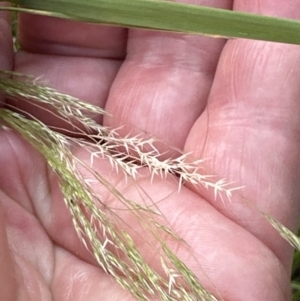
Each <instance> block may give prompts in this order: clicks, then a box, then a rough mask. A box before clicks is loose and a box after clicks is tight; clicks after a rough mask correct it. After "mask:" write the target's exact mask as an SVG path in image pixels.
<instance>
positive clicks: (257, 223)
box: [0, 0, 300, 301]
mask: <svg viewBox="0 0 300 301" xmlns="http://www.w3.org/2000/svg"><path fill="white" fill-rule="evenodd" d="M189 2H192V1H189ZM206 2H207V1H206ZM206 2H205V3H204V1H200V0H199V1H193V3H198V4H209V5H217V2H218V1H208V3H206ZM222 5H223V7H224V8H230V7H231V5H232V3H231V1H227V0H226V1H222ZM234 8H235V9H237V10H247V11H252V12H255V13H262V14H273V15H280V16H282V17H289V18H298V17H299V15H300V5H299V4H297V2H296V1H295V0H290V1H284V2H283V1H282V2H280V3H277V2H276V3H275V1H273V2H272V1H269V2H266V1H264V2H261V3H260V5H258V4H257V2H251V3H250V2H249V3H248V2H247V3H246V1H242V0H239V1H238V0H237V1H234ZM1 14H2V13H1ZM3 15H4V14H2V15H1V16H2V21H1V22H0V34H1V36H3V38H1V40H2V41H3V42H2V44H1V47H0V51H1V52H0V68H1V69H13V68H14V70H15V71H18V72H22V73H25V74H31V75H33V76H36V77H40V76H43V79H44V80H45V81H46V82H47V83H49V85H51V86H52V87H54V88H57V89H58V90H61V91H64V92H66V93H70V94H72V95H74V96H76V97H78V98H80V99H84V100H87V101H90V102H92V103H94V104H97V105H99V106H101V107H105V108H106V110H108V111H109V112H111V113H112V114H113V116H114V117H113V118H110V119H104V120H103V121H102V120H99V122H103V123H104V124H105V125H109V126H112V127H119V126H121V125H123V123H125V124H131V125H132V126H133V127H135V128H138V129H142V130H144V131H145V132H147V133H150V134H152V135H154V136H157V137H159V138H160V139H162V140H164V141H166V143H167V144H170V145H173V146H175V147H178V148H182V149H184V150H185V151H186V152H193V155H194V156H195V157H196V158H208V159H209V160H208V161H207V162H206V164H207V165H208V166H209V168H210V169H211V170H213V171H214V172H216V174H219V175H220V176H222V177H224V178H225V179H226V180H227V181H229V182H230V181H234V182H235V183H236V185H237V186H240V185H245V188H244V189H243V190H242V191H241V193H242V194H243V196H245V197H246V198H247V199H248V200H251V201H252V202H253V203H254V204H256V205H257V206H258V207H259V208H260V209H261V210H263V211H265V212H267V213H268V214H270V215H271V216H273V217H275V218H277V219H278V220H280V221H281V222H282V223H284V224H285V225H287V226H288V227H290V228H291V229H296V227H297V221H298V217H299V205H298V202H297V200H298V197H299V191H298V187H299V186H298V185H297V181H298V178H299V171H300V166H299V162H300V160H299V159H300V158H299V157H300V154H299V150H298V142H299V138H300V137H299V130H298V129H299V125H300V124H299V123H300V120H299V118H298V116H299V110H300V104H299V103H298V98H299V94H300V90H299V88H298V83H299V76H300V70H299V69H300V67H299V64H298V62H299V49H298V46H291V45H281V44H275V43H265V42H257V41H246V40H231V41H228V42H226V44H225V42H224V41H222V40H219V39H211V38H204V37H195V36H187V35H176V34H169V33H157V32H148V31H140V30H129V31H128V32H127V30H125V29H121V28H110V27H104V26H95V25H88V24H79V23H73V22H69V21H62V20H55V19H50V18H45V17H37V16H27V15H26V16H25V15H23V16H22V17H21V20H20V43H21V48H22V50H21V51H19V52H18V53H17V54H16V55H15V56H14V57H13V54H12V50H11V47H10V43H11V41H10V36H9V33H10V28H9V26H8V25H7V24H6V23H5V21H3V20H4V18H5V16H3ZM127 37H128V39H127ZM4 41H5V42H4ZM224 45H225V46H224ZM126 46H127V47H126ZM223 47H224V48H223ZM126 52H127V56H126V57H125V55H126ZM13 66H14V67H13ZM14 105H15V106H16V105H18V106H19V108H21V109H23V110H26V111H28V112H31V113H34V114H35V115H36V116H37V117H38V118H40V119H41V120H43V121H44V122H46V123H48V124H49V123H50V124H51V123H53V122H54V121H53V119H52V117H51V116H50V115H47V114H43V113H42V112H40V111H36V109H33V108H32V107H30V106H28V105H26V106H23V105H22V104H20V103H14ZM122 130H123V134H124V135H125V134H127V132H126V131H127V130H128V129H127V128H126V127H125V128H123V129H122ZM121 134H122V133H121ZM0 140H1V142H0V145H1V156H0V162H1V163H0V166H1V167H2V168H1V170H0V183H1V192H0V196H1V197H0V201H1V207H0V210H1V215H2V218H0V240H1V243H0V248H1V249H0V254H2V256H1V257H0V266H1V274H0V295H1V296H2V298H3V300H8V301H10V300H14V301H15V300H51V298H52V299H53V300H72V301H73V300H75V301H77V300H115V299H121V300H132V297H131V296H130V295H128V293H127V292H125V291H124V290H123V289H122V288H121V287H119V285H118V284H116V283H115V282H114V281H113V280H112V279H111V278H110V277H109V276H107V275H106V274H105V273H103V272H102V271H101V269H100V268H98V267H97V266H96V265H95V264H94V263H93V261H92V259H91V255H90V254H88V253H87V252H86V251H85V249H84V248H83V247H82V245H81V243H80V242H79V239H78V237H77V235H76V233H75V231H74V229H73V226H72V223H71V219H70V217H69V215H68V211H67V209H66V208H65V207H64V204H63V202H62V199H61V195H60V192H59V189H58V186H57V183H56V181H55V176H54V175H53V174H52V173H51V171H50V170H49V169H48V167H47V166H46V164H45V161H44V160H43V159H42V157H41V156H40V155H39V154H38V153H37V152H36V151H35V150H33V149H32V148H31V147H30V146H29V145H28V143H26V142H25V141H23V140H22V139H20V137H19V136H18V135H16V134H14V133H13V132H12V131H7V130H5V129H1V131H0ZM162 151H164V149H162ZM77 155H78V156H79V157H82V158H83V157H84V156H86V153H85V152H84V150H77ZM96 164H97V165H95V168H97V169H98V170H99V172H101V174H103V175H105V176H106V177H108V178H109V179H110V181H111V182H112V183H115V185H116V186H117V187H118V189H120V190H121V191H124V193H126V194H127V195H129V196H132V197H133V198H135V199H136V200H137V201H139V200H138V198H137V197H136V194H135V191H134V189H135V188H134V187H129V188H125V181H124V179H122V178H121V176H120V175H118V176H117V175H115V176H114V177H112V175H111V169H110V167H109V164H108V162H104V161H103V160H100V161H99V162H96ZM139 185H141V186H142V187H143V188H144V189H145V190H146V191H147V193H148V194H149V195H150V197H151V199H152V200H154V201H159V200H161V199H163V201H162V202H160V203H159V208H160V210H161V211H162V213H163V214H164V215H165V216H166V218H167V219H168V221H169V223H170V224H171V225H172V228H174V230H175V231H176V233H178V234H179V235H180V236H182V237H183V238H184V239H185V240H186V242H187V243H188V244H189V245H190V246H191V249H192V250H193V254H194V256H196V257H197V259H198V262H199V264H200V266H201V269H200V268H199V266H198V265H195V263H194V260H193V259H192V258H191V257H189V254H188V253H186V249H182V250H181V249H180V248H178V246H176V245H174V248H176V247H177V248H178V250H179V251H178V252H179V255H180V256H181V257H182V258H185V260H184V262H186V264H187V265H188V266H190V267H191V269H192V270H194V272H195V273H196V275H197V276H198V277H199V279H200V282H203V283H204V284H205V286H206V287H208V289H209V290H210V291H212V293H215V294H216V295H218V294H220V295H221V296H222V297H223V298H224V300H245V301H248V300H249V301H250V300H274V301H283V300H288V299H289V298H290V297H289V294H290V288H289V274H290V268H291V260H292V250H291V249H290V248H289V246H288V245H287V243H285V242H284V241H283V240H282V239H281V238H280V237H279V235H278V234H277V233H276V231H275V230H274V229H273V228H272V227H271V226H270V225H268V224H267V222H266V221H265V220H264V218H263V217H262V216H261V215H260V214H259V212H258V211H257V210H254V209H252V208H250V207H249V206H247V204H246V203H245V201H244V199H243V198H242V197H239V195H235V196H234V197H233V199H232V200H231V201H230V202H229V201H226V200H225V201H224V202H220V200H219V199H215V198H214V195H213V193H210V192H205V191H204V190H202V189H201V188H198V187H196V188H189V187H183V188H182V190H181V191H180V193H177V192H176V191H177V187H176V183H174V182H172V181H170V182H169V181H167V180H166V181H163V180H159V179H154V181H153V183H150V178H149V179H145V178H142V179H141V180H140V181H139ZM95 189H97V187H95ZM98 189H99V190H101V189H100V188H98ZM125 190H126V191H125ZM174 191H175V192H176V193H174ZM123 218H126V213H124V216H123ZM134 226H135V225H131V227H132V228H134ZM137 243H138V245H139V246H140V248H141V251H142V253H143V254H145V256H146V257H147V259H148V261H150V262H151V263H152V264H153V266H157V264H158V263H157V257H155V256H154V255H153V254H152V253H151V252H149V250H148V248H149V247H148V245H147V244H144V243H143V241H141V240H139V241H137ZM173 243H174V242H173ZM203 271H204V272H205V275H204V274H203ZM206 276H208V278H209V279H210V280H211V281H208V280H207V277H206ZM212 284H213V285H212Z"/></svg>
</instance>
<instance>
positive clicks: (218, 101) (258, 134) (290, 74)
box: [186, 1, 300, 269]
mask: <svg viewBox="0 0 300 301" xmlns="http://www.w3.org/2000/svg"><path fill="white" fill-rule="evenodd" d="M271 2H272V1H256V2H255V3H254V2H253V5H252V2H251V5H250V2H247V1H235V7H238V8H239V9H243V10H246V9H248V10H250V8H251V9H252V11H254V12H256V13H262V14H263V13H265V14H275V13H277V15H280V16H282V17H291V18H294V17H296V16H298V18H299V16H300V6H299V4H296V2H297V1H285V2H276V1H273V2H272V4H271ZM258 3H259V5H258ZM292 4H293V5H292ZM299 62H300V56H299V47H298V46H291V45H284V44H276V43H265V42H258V41H247V40H235V41H230V42H228V43H227V45H226V47H225V48H224V51H223V53H222V56H221V59H220V63H219V66H218V69H217V72H216V77H215V82H214V85H213V87H212V91H211V94H210V98H209V103H208V111H207V113H204V114H203V116H202V117H200V118H199V120H198V121H197V123H196V124H195V126H194V127H193V129H192V131H191V133H190V135H189V138H188V141H187V144H186V151H192V150H196V152H195V155H196V157H200V156H201V157H203V158H211V160H210V161H208V162H209V166H210V168H211V169H212V170H214V171H215V172H216V173H217V174H219V175H221V177H222V178H225V179H226V180H227V181H229V182H231V181H233V182H234V183H235V185H236V186H243V185H244V186H245V188H244V189H243V190H241V192H240V193H241V194H242V195H243V196H244V197H246V199H249V200H251V202H254V203H255V204H256V205H258V207H259V208H260V209H262V210H263V211H265V212H266V213H268V214H270V215H271V216H273V217H275V218H277V219H278V220H279V221H281V222H283V223H284V224H285V225H287V226H288V227H290V228H291V229H294V230H295V229H296V227H297V223H298V220H299V219H298V217H299V202H298V198H299V193H300V192H299V185H298V179H299V176H300V165H299V162H300V154H299V151H298V149H299V141H300V135H299V127H300V124H299V118H298V116H299V113H300V105H299V101H298V100H299V96H300V90H299V80H300V67H299V66H300V65H299ZM207 116H208V124H209V126H208V132H207V127H206V124H207ZM206 132H207V139H206V140H205V141H203V140H201V137H203V135H204V133H205V134H206ZM210 201H211V203H213V204H214V206H215V207H216V208H218V209H219V210H221V211H222V212H223V213H224V214H226V215H227V216H228V217H229V218H231V219H232V220H234V221H236V222H237V223H239V224H240V225H242V226H243V227H245V228H246V229H248V230H249V231H251V232H252V233H253V234H254V235H255V236H256V237H258V238H259V239H261V240H262V241H263V242H264V243H265V244H266V245H267V246H269V247H270V248H271V250H273V252H274V253H275V254H277V256H278V257H279V258H280V260H282V262H284V263H285V266H286V267H287V269H289V268H290V262H291V260H290V259H291V256H292V252H291V250H290V249H289V248H288V246H287V244H283V240H282V239H281V238H280V237H279V235H278V234H277V233H276V231H274V230H273V229H272V228H271V227H270V226H268V225H267V223H266V222H265V220H264V218H263V217H262V216H261V215H260V214H259V213H258V211H256V210H251V209H250V208H249V206H247V205H246V203H245V201H244V200H242V199H241V198H237V199H233V200H232V203H231V204H229V203H227V202H226V203H225V204H224V203H222V202H220V201H219V200H217V201H216V200H215V199H214V197H210Z"/></svg>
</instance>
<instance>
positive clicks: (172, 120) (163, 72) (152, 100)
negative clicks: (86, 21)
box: [106, 0, 231, 151]
mask: <svg viewBox="0 0 300 301" xmlns="http://www.w3.org/2000/svg"><path fill="white" fill-rule="evenodd" d="M178 2H185V3H192V4H197V5H209V6H220V1H202V0H198V1H178ZM221 2H222V4H221V6H220V7H222V8H230V7H231V1H230V0H226V1H221ZM223 44H224V41H223V40H220V39H213V38H207V37H198V36H190V35H182V34H171V33H159V32H153V31H141V30H130V33H129V40H128V47H127V52H128V55H127V57H126V61H125V62H124V64H123V65H122V68H121V70H120V72H119V74H118V76H117V78H116V81H115V83H114V85H113V88H112V91H111V93H110V97H109V99H108V103H107V110H108V111H110V112H112V113H113V118H107V119H106V124H107V125H110V126H112V127H120V126H123V125H124V124H128V125H131V126H128V127H123V128H122V130H121V133H122V134H124V135H126V134H128V133H130V134H131V135H135V134H137V133H141V131H144V132H146V133H149V134H151V135H154V136H156V137H158V138H160V139H162V140H163V141H164V142H166V143H167V144H171V145H173V146H176V147H179V148H182V147H183V144H184V142H185V139H186V136H187V134H188V132H189V130H190V128H191V126H192V124H193V123H194V122H195V120H196V119H197V118H198V117H199V115H200V113H201V112H202V110H203V108H204V107H205V104H206V100H207V96H208V93H209V90H210V86H211V83H212V80H213V77H214V72H215V67H216V64H217V61H218V58H219V53H220V51H221V49H222V47H223ZM162 151H163V149H162Z"/></svg>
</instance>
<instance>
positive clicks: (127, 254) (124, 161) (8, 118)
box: [0, 72, 300, 301]
mask: <svg viewBox="0 0 300 301" xmlns="http://www.w3.org/2000/svg"><path fill="white" fill-rule="evenodd" d="M8 75H13V77H11V76H8ZM0 93H4V94H5V95H6V96H7V97H10V98H13V99H18V100H19V101H24V102H30V103H31V104H32V105H36V106H37V107H39V108H42V109H46V110H48V111H49V112H51V114H53V115H54V116H55V117H56V118H59V119H62V120H65V121H67V122H68V123H69V125H71V129H72V130H71V132H72V133H73V134H74V135H66V134H65V133H64V132H59V131H57V130H56V129H55V128H51V127H50V126H47V125H46V124H44V123H43V122H41V121H39V120H37V119H35V118H34V117H33V116H25V115H24V114H22V112H16V110H15V108H13V107H8V108H0V118H1V119H2V120H3V121H4V122H5V124H6V126H8V127H10V128H12V129H14V130H15V131H17V132H18V133H19V134H21V136H22V137H24V139H26V140H27V141H28V142H29V143H30V144H31V145H32V146H34V147H35V148H36V149H37V150H38V151H39V152H40V153H41V154H42V155H43V156H44V157H45V159H46V161H47V162H48V165H49V166H50V167H51V168H52V170H53V171H54V172H55V173H56V174H57V176H58V181H59V185H60V188H61V191H62V195H63V199H64V202H65V204H66V207H67V208H68V210H69V212H70V214H71V216H72V220H73V224H74V227H75V229H76V231H77V233H78V236H79V237H80V239H81V241H82V242H83V244H84V245H85V246H86V248H87V249H88V250H90V251H91V252H92V254H93V256H94V258H95V259H96V260H97V262H98V264H99V266H100V267H101V268H102V269H103V270H104V271H105V272H106V273H108V274H110V275H111V276H113V277H114V279H115V280H116V281H117V282H118V283H119V284H120V285H121V286H122V287H124V288H125V289H126V290H128V291H129V292H131V293H132V294H133V295H134V296H135V297H136V299H137V300H143V301H144V300H145V301H146V300H152V299H153V298H156V299H159V300H165V301H167V300H174V301H175V300H189V301H194V300H203V301H213V300H217V298H216V297H215V296H213V295H212V294H210V293H209V292H208V291H207V290H206V289H205V288H204V287H203V286H202V285H201V283H200V282H199V280H198V279H197V277H196V276H195V274H194V273H193V272H192V271H191V270H190V269H189V268H188V267H187V266H186V265H185V263H184V262H182V261H181V260H180V259H179V258H178V257H177V256H176V254H175V253H174V252H173V251H172V249H171V248H170V247H169V246H168V244H167V243H166V242H165V239H163V238H162V237H163V236H164V237H165V236H169V237H171V238H172V239H176V240H177V241H178V242H180V243H182V244H183V245H185V247H187V248H188V246H187V245H186V243H185V242H184V241H183V240H182V239H181V238H180V237H179V236H178V235H177V234H176V233H175V232H174V231H173V230H172V229H171V228H170V227H168V226H166V225H165V224H162V223H160V222H159V221H158V220H159V219H157V216H159V217H160V218H161V215H160V212H159V211H157V210H156V208H155V209H153V207H150V206H147V205H146V204H145V205H143V204H142V205H141V204H137V203H135V202H134V201H133V200H131V199H128V198H127V197H126V196H124V195H122V193H121V192H119V191H118V190H117V189H116V188H115V187H114V186H113V185H112V184H111V183H109V181H108V180H107V179H105V177H103V176H102V175H101V174H100V173H99V172H98V171H97V170H95V169H94V168H93V162H94V160H95V159H96V158H106V159H108V160H109V162H110V163H111V166H112V168H113V169H114V170H116V171H121V172H123V174H124V175H125V176H126V177H127V178H129V179H130V180H132V181H135V180H136V178H137V177H138V176H139V173H140V170H141V169H142V168H144V167H148V169H149V171H150V174H151V175H152V177H154V176H159V177H161V178H162V179H165V178H166V177H167V176H172V177H173V178H174V179H175V180H176V181H177V183H178V189H180V187H181V185H182V183H183V182H188V183H190V184H193V185H199V184H200V185H203V186H204V187H205V188H207V189H213V191H214V193H215V195H216V196H217V195H220V196H221V197H222V195H224V196H226V197H227V198H229V199H230V197H231V194H232V193H233V191H235V190H237V188H235V187H233V186H232V184H231V183H227V182H226V181H225V180H216V178H215V177H212V175H206V174H201V172H200V171H201V164H202V160H194V161H192V160H191V158H190V157H189V156H188V154H182V155H179V156H178V157H177V158H170V159H163V160H162V159H160V156H161V154H160V153H159V151H158V150H157V149H156V147H155V142H156V139H155V138H154V137H152V138H142V136H136V137H130V136H126V137H122V136H120V135H119V134H118V130H115V129H110V128H107V127H105V126H103V125H100V124H98V123H97V122H95V121H94V119H93V117H94V116H95V115H98V114H101V115H104V114H108V113H107V112H105V111H104V110H103V109H102V108H99V107H97V106H94V105H91V104H88V103H85V102H83V101H81V100H79V99H76V98H74V97H72V96H70V95H66V94H63V93H60V92H58V91H56V90H54V89H51V88H48V87H45V86H42V85H40V84H38V83H37V82H36V81H33V80H32V79H30V78H29V77H24V76H23V75H20V74H15V73H9V72H1V73H0ZM78 133H79V134H80V135H79V136H76V135H75V134H78ZM74 147H84V148H85V149H86V150H87V151H88V152H89V155H90V162H89V163H86V162H83V161H81V160H79V159H78V158H77V157H76V156H75V155H74V154H73V153H72V151H71V149H72V148H74ZM82 169H84V170H86V171H88V173H89V174H90V175H91V177H92V178H93V180H94V181H98V183H100V184H101V185H103V186H104V187H106V189H107V190H108V191H109V193H110V194H112V195H113V196H114V197H115V198H116V199H117V200H118V201H119V202H120V203H121V204H122V205H123V206H124V207H125V208H126V210H130V212H132V215H133V216H135V218H136V219H137V220H138V221H139V222H140V225H141V227H143V228H144V229H145V230H146V231H147V233H148V234H149V235H151V236H152V237H153V238H154V239H155V240H156V241H157V242H158V244H159V248H157V253H158V256H159V257H160V261H161V267H162V270H163V271H164V274H161V273H158V272H157V271H156V270H155V269H153V268H152V267H151V266H150V265H149V264H148V263H147V262H146V261H145V260H144V258H143V256H142V254H141V253H140V251H139V249H138V247H137V246H136V244H135V241H134V239H133V238H132V237H131V235H130V234H129V233H128V232H127V231H125V230H124V227H123V226H122V225H123V224H124V223H126V221H122V219H121V218H119V217H118V213H117V212H116V211H115V210H114V209H113V208H110V207H109V206H103V204H104V202H103V200H102V199H101V198H100V197H99V195H97V194H96V193H95V192H94V191H93V189H92V186H91V184H90V181H89V180H90V179H88V178H85V177H84V176H83V175H82V173H81V172H80V170H82ZM104 205H105V204H104ZM262 214H263V215H264V216H265V218H266V219H267V220H268V221H269V222H270V224H271V225H272V226H273V227H274V228H275V229H276V230H277V231H278V232H279V233H280V234H281V235H282V237H283V238H285V239H286V240H287V241H289V242H290V243H291V244H292V245H293V247H295V248H296V249H298V250H299V249H300V243H299V238H298V237H297V236H296V235H295V234H293V233H292V232H291V231H290V230H288V229H287V228H286V227H284V226H283V225H282V224H280V223H279V222H278V221H276V220H275V219H273V218H272V217H270V216H269V215H267V214H264V213H262ZM190 252H192V251H191V250H190ZM293 285H294V286H295V287H296V284H295V283H294V284H293ZM295 289H296V288H295Z"/></svg>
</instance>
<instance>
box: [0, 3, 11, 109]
mask: <svg viewBox="0 0 300 301" xmlns="http://www.w3.org/2000/svg"><path fill="white" fill-rule="evenodd" d="M6 5H8V3H7V2H0V6H6ZM10 23H11V16H10V13H8V12H6V11H1V10H0V41H1V45H0V70H11V69H12V68H13V43H12V30H11V26H10V25H11V24H10ZM3 101H4V98H3V96H1V95H0V106H1V103H3Z"/></svg>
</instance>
